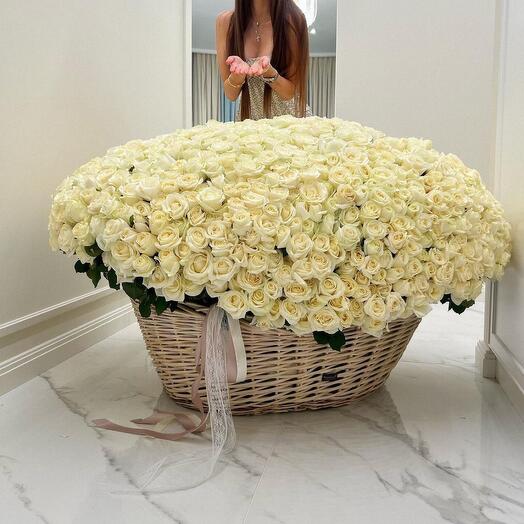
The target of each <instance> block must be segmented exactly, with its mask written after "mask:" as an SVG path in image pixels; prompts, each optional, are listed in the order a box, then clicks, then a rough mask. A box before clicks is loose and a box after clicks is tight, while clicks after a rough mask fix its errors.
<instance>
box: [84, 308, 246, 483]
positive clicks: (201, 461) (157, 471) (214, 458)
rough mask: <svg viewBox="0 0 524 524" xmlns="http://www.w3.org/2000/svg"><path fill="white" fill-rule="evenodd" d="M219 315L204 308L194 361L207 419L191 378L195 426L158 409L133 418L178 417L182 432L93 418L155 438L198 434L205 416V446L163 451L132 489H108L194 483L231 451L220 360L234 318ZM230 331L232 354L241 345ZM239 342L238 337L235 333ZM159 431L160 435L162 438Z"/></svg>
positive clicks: (226, 392)
mask: <svg viewBox="0 0 524 524" xmlns="http://www.w3.org/2000/svg"><path fill="white" fill-rule="evenodd" d="M225 319H226V317H225V313H224V311H223V310H222V309H221V308H219V307H217V306H212V307H210V308H209V312H208V315H207V319H206V329H205V343H204V344H203V345H202V346H201V347H200V352H201V353H200V355H197V359H199V360H200V366H201V369H200V375H199V378H200V377H201V375H202V373H203V374H204V377H205V384H206V392H207V404H208V414H207V417H204V415H203V407H202V406H201V401H200V397H199V395H198V385H199V382H200V381H199V379H197V381H196V382H195V384H194V387H193V401H194V403H195V404H200V406H197V407H199V408H200V410H201V414H202V418H201V420H200V424H198V423H197V424H195V423H194V422H188V420H190V417H189V416H188V415H187V414H178V415H177V414H174V413H171V414H170V413H163V412H160V411H158V412H157V413H158V414H157V415H153V416H151V417H149V418H148V419H139V420H137V421H135V422H136V423H139V424H152V423H155V422H158V421H159V420H161V417H162V416H163V415H171V417H170V420H173V419H176V418H177V417H178V418H179V419H180V421H181V422H182V423H183V425H184V427H185V429H186V431H184V432H181V433H176V434H161V433H157V432H155V431H149V430H141V429H140V430H139V429H136V428H126V427H124V426H119V425H117V424H114V423H112V422H110V421H107V420H105V419H104V420H97V421H94V425H95V426H97V427H101V428H104V429H111V430H114V431H124V432H127V433H132V434H139V435H146V436H148V435H149V436H156V437H157V438H166V437H167V438H166V439H167V440H177V439H178V438H180V437H182V436H184V435H186V434H188V433H192V432H198V431H199V430H200V431H201V430H202V429H203V427H205V422H206V419H208V420H209V422H210V426H211V450H205V451H201V452H196V453H190V454H186V453H182V452H178V453H173V454H169V455H167V456H166V457H163V458H162V459H161V460H159V461H158V462H156V463H155V464H153V465H152V466H151V467H150V468H148V469H147V471H145V472H144V473H143V474H142V475H140V477H139V478H138V480H137V483H136V489H129V488H128V486H126V487H125V488H123V487H122V486H115V485H110V486H107V484H106V487H109V490H110V491H111V492H112V493H164V492H172V491H178V490H184V489H189V488H192V487H195V486H198V485H200V484H202V483H204V482H205V481H206V480H208V479H209V478H210V477H211V476H212V475H213V473H214V471H215V469H216V466H217V463H218V462H219V460H220V458H221V457H222V455H224V454H226V453H229V452H230V451H232V450H233V449H234V447H235V443H236V433H235V427H234V424H233V417H232V415H231V406H230V402H229V388H228V380H227V375H228V373H227V362H226V361H227V356H226V334H227V325H228V324H229V327H230V328H231V326H232V325H234V322H231V320H232V319H228V320H229V322H224V321H225ZM225 328H226V329H225ZM231 331H232V333H231V336H232V339H233V346H234V348H235V354H237V351H239V352H240V354H241V353H242V351H243V350H244V347H243V342H242V345H241V346H239V345H238V342H239V339H238V335H239V334H240V327H239V326H238V332H237V331H236V330H235V328H232V330H231ZM203 335H204V333H203ZM235 338H236V344H235ZM240 340H242V336H241V334H240ZM202 353H203V354H202ZM241 360H242V359H241ZM244 361H245V352H244ZM244 367H245V365H244ZM239 370H240V373H239ZM236 376H237V379H238V378H242V377H243V379H245V371H243V364H242V362H240V366H239V365H238V362H237V373H236ZM197 398H198V400H197ZM148 421H149V422H148ZM184 422H185V423H184ZM161 435H164V437H163V436H161ZM157 481H158V482H157ZM160 481H161V482H160Z"/></svg>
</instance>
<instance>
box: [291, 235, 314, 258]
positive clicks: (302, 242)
mask: <svg viewBox="0 0 524 524" xmlns="http://www.w3.org/2000/svg"><path fill="white" fill-rule="evenodd" d="M312 249H313V240H311V238H310V237H309V236H308V235H306V234H305V233H295V234H294V235H292V237H291V238H290V240H289V242H288V243H287V246H286V250H287V254H288V256H289V258H291V260H297V259H299V258H304V257H306V256H307V255H308V254H309V252H310V251H311V250H312Z"/></svg>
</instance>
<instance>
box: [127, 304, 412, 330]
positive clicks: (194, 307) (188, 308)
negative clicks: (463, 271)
mask: <svg viewBox="0 0 524 524" xmlns="http://www.w3.org/2000/svg"><path fill="white" fill-rule="evenodd" d="M130 300H131V302H132V303H133V306H134V308H135V310H136V311H137V310H138V306H139V304H140V301H139V300H137V299H134V298H130ZM180 306H182V307H180ZM209 307H210V306H205V305H202V304H196V303H195V302H191V301H184V302H177V307H176V309H175V310H174V311H171V310H169V309H167V310H166V311H164V313H168V314H175V313H176V311H177V310H178V311H183V312H185V313H192V314H198V315H202V316H205V315H206V314H207V312H208V311H209ZM184 310H185V311H184ZM151 313H152V314H154V315H155V316H157V317H161V316H162V315H158V314H157V313H156V311H154V309H152V310H151ZM147 318H148V317H142V318H141V320H145V321H147ZM238 320H239V322H240V323H241V324H244V325H245V326H249V327H257V326H254V325H253V324H252V323H251V320H248V319H246V318H240V319H238ZM421 320H422V318H421V317H418V316H417V315H415V314H412V315H410V316H409V317H406V318H397V319H395V320H391V321H390V322H389V324H390V325H397V324H404V323H411V322H414V321H417V322H420V321H421ZM271 331H274V332H277V333H278V332H280V333H282V332H285V333H288V334H290V333H292V334H293V335H294V336H297V337H305V336H311V337H313V332H311V333H303V334H301V335H299V334H298V333H295V332H294V331H292V330H290V329H286V328H285V327H281V328H270V329H264V330H262V329H260V332H261V333H270V332H271ZM340 331H342V332H343V333H347V332H356V331H362V329H361V327H360V326H356V325H355V326H350V327H347V328H343V329H341V330H340ZM388 331H389V330H384V334H386V333H387V332H388ZM362 333H364V332H362ZM378 338H380V337H378Z"/></svg>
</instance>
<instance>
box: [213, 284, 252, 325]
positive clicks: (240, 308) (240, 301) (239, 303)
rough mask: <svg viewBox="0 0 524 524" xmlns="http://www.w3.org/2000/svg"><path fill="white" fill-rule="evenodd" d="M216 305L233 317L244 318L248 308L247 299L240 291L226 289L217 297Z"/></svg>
mask: <svg viewBox="0 0 524 524" xmlns="http://www.w3.org/2000/svg"><path fill="white" fill-rule="evenodd" d="M218 305H219V306H220V307H221V308H222V309H223V310H224V311H227V312H228V313H229V314H230V315H231V316H232V317H233V318H236V319H239V318H244V317H245V315H246V312H247V310H248V300H247V297H246V295H245V293H242V292H241V291H234V290H230V291H226V292H225V293H224V294H223V295H221V296H220V297H218Z"/></svg>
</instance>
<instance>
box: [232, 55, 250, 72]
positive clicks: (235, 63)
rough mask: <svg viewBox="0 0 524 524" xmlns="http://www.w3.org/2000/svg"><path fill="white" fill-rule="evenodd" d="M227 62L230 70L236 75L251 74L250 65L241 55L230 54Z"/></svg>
mask: <svg viewBox="0 0 524 524" xmlns="http://www.w3.org/2000/svg"><path fill="white" fill-rule="evenodd" d="M226 64H227V65H228V66H229V71H230V72H231V73H232V74H234V75H249V74H250V67H249V65H248V64H246V62H244V60H242V58H240V57H239V56H228V57H227V60H226Z"/></svg>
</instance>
